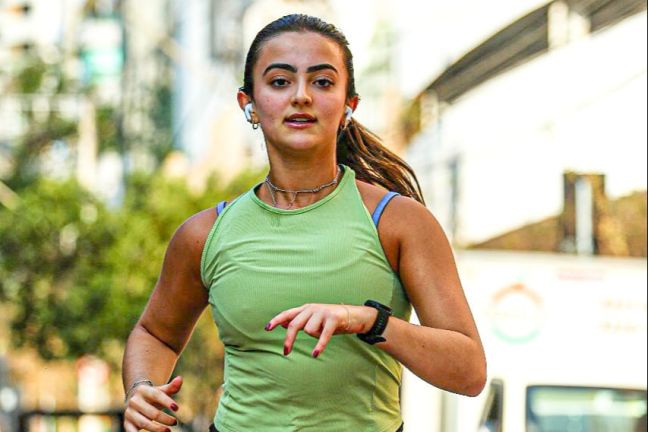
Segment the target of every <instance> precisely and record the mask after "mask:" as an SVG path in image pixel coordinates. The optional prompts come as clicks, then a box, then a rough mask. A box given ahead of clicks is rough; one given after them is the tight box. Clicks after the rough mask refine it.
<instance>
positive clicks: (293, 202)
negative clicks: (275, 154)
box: [265, 165, 340, 210]
mask: <svg viewBox="0 0 648 432" xmlns="http://www.w3.org/2000/svg"><path fill="white" fill-rule="evenodd" d="M339 175H340V165H338V166H337V173H336V174H335V178H334V179H333V181H330V182H328V183H326V184H323V185H320V186H317V187H316V188H314V189H299V190H287V189H282V188H280V187H277V186H275V185H273V184H272V182H271V181H270V178H269V176H266V178H265V184H266V185H267V186H268V191H269V192H270V196H271V197H272V205H273V206H274V207H277V200H276V199H275V196H274V193H273V189H274V191H275V192H285V193H291V194H293V197H292V200H290V203H289V204H288V207H286V210H289V209H291V208H292V206H293V205H294V204H295V201H296V200H297V194H300V193H307V192H308V193H316V192H319V191H321V190H322V189H324V188H325V187H329V186H333V185H335V184H337V182H338V176H339Z"/></svg>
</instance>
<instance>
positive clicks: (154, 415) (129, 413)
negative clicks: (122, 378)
mask: <svg viewBox="0 0 648 432" xmlns="http://www.w3.org/2000/svg"><path fill="white" fill-rule="evenodd" d="M163 387H164V386H159V387H150V386H139V387H137V388H135V390H134V391H133V394H132V395H131V396H130V397H129V398H128V402H127V405H126V410H125V412H124V426H125V428H126V429H132V428H130V427H128V425H129V424H130V425H131V426H133V427H134V428H135V432H137V430H140V429H145V430H148V431H150V432H170V429H169V427H168V426H175V425H176V424H177V423H178V421H177V420H176V418H175V417H173V416H171V415H169V414H167V413H165V412H163V411H162V410H161V408H169V409H171V410H173V411H177V410H178V405H176V403H175V402H174V400H173V399H172V398H171V397H170V396H169V395H167V394H166V393H165V392H164V391H163ZM127 432H132V431H130V430H128V431H127Z"/></svg>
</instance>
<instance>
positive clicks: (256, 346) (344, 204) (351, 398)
mask: <svg viewBox="0 0 648 432" xmlns="http://www.w3.org/2000/svg"><path fill="white" fill-rule="evenodd" d="M342 168H343V169H344V174H343V176H342V179H341V180H340V182H339V184H338V185H337V187H336V188H335V189H334V190H333V191H332V192H331V193H330V194H328V195H327V196H326V197H324V198H323V199H321V200H319V201H317V202H315V203H313V204H310V205H308V206H306V207H303V208H300V209H296V210H284V209H277V208H274V207H272V206H270V205H268V204H266V203H265V202H263V201H261V200H260V199H259V198H258V197H257V196H256V194H255V190H256V188H257V187H258V186H259V185H260V184H261V183H260V184H257V185H256V186H255V187H253V188H251V189H250V190H249V191H248V192H246V193H245V194H243V195H241V196H239V197H238V198H237V199H235V200H234V201H233V202H231V203H229V204H228V205H227V206H226V207H225V208H224V209H223V211H222V213H221V214H220V216H219V217H218V219H217V220H216V223H215V224H214V226H213V228H212V230H211V232H210V234H209V236H208V238H207V242H206V244H205V249H204V250H203V256H202V262H201V276H202V278H203V282H204V284H205V286H206V287H208V289H209V302H210V304H211V308H212V314H213V317H214V320H215V322H216V325H217V326H218V330H219V335H220V338H221V340H222V341H223V343H224V344H225V371H224V384H223V390H224V394H223V396H222V398H221V400H220V403H219V406H218V410H217V413H216V417H215V424H216V427H217V428H218V430H219V431H222V432H248V431H263V432H287V431H317V432H329V431H330V432H340V431H351V430H352V431H357V432H364V431H366V432H393V431H394V430H396V429H397V428H398V427H399V426H400V424H401V422H402V419H401V415H400V406H399V386H400V383H401V372H402V366H401V365H400V363H398V362H397V361H396V360H395V359H394V358H393V357H391V356H390V355H389V354H387V353H385V352H384V351H382V350H380V349H379V348H377V347H375V346H371V345H368V344H366V343H364V342H362V341H361V340H359V339H358V338H357V337H356V336H355V335H336V336H333V337H332V339H331V341H330V342H329V344H328V346H327V347H326V349H325V350H324V351H323V352H322V354H321V355H320V356H319V358H317V359H314V358H312V357H311V352H312V351H313V349H314V347H315V344H316V343H317V340H316V339H315V338H312V337H310V336H308V335H307V334H305V333H304V332H299V335H298V337H297V340H296V341H295V345H294V348H293V351H292V352H291V353H290V354H289V355H288V356H284V355H283V340H284V337H285V334H286V331H285V330H284V329H283V328H282V327H278V328H276V329H275V330H273V331H272V332H266V331H265V330H264V326H265V325H266V323H267V322H268V321H269V320H270V319H271V318H272V317H274V316H275V315H276V314H278V313H279V312H281V311H283V310H286V309H289V308H293V307H297V306H301V305H303V304H305V303H331V304H339V303H345V304H353V305H362V304H363V303H364V302H365V300H367V299H373V300H377V301H379V302H381V303H383V304H386V305H390V306H391V307H392V308H393V313H394V315H395V316H397V317H400V318H402V319H405V320H409V317H410V312H411V306H410V304H409V301H408V299H407V297H406V295H405V292H404V290H403V287H402V285H401V282H400V280H399V278H398V276H397V275H396V274H395V273H394V272H393V270H392V269H391V267H390V265H389V262H388V261H387V259H386V257H385V254H384V252H383V249H382V246H381V244H380V240H379V238H378V233H377V231H376V227H375V226H374V224H373V222H372V219H371V215H370V214H369V212H368V211H367V209H366V207H365V206H364V203H363V201H362V197H361V196H360V192H359V191H358V189H357V187H356V184H355V172H354V171H353V170H352V169H351V168H350V167H348V166H346V165H342Z"/></svg>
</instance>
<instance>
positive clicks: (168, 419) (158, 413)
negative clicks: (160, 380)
mask: <svg viewBox="0 0 648 432" xmlns="http://www.w3.org/2000/svg"><path fill="white" fill-rule="evenodd" d="M161 399H162V398H159V397H158V398H157V401H156V403H155V406H154V405H152V404H150V403H148V402H146V401H144V400H142V399H136V400H133V407H134V408H135V409H136V410H137V411H138V412H140V413H141V414H142V415H144V417H146V418H147V419H149V420H153V421H156V422H158V423H161V424H163V425H167V426H175V425H176V424H178V421H177V420H176V418H175V417H173V416H170V415H169V414H167V413H165V412H164V411H162V410H159V409H158V408H156V406H164V405H165V404H164V403H163V402H162V401H161Z"/></svg>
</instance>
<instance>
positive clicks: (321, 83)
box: [315, 78, 333, 87]
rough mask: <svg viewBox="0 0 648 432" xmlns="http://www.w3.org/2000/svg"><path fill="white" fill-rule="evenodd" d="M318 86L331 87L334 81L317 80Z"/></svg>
mask: <svg viewBox="0 0 648 432" xmlns="http://www.w3.org/2000/svg"><path fill="white" fill-rule="evenodd" d="M315 82H316V83H317V85H318V86H320V87H331V86H332V85H333V81H331V80H329V79H325V78H321V79H318V80H315Z"/></svg>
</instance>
